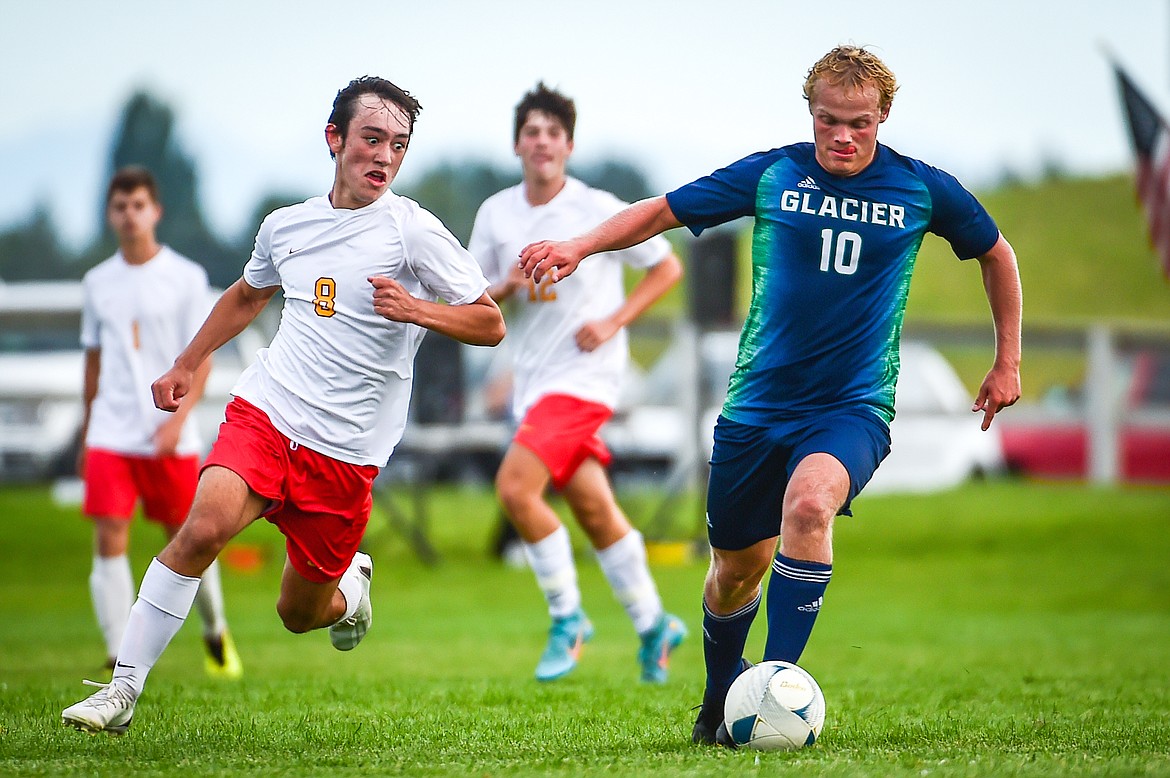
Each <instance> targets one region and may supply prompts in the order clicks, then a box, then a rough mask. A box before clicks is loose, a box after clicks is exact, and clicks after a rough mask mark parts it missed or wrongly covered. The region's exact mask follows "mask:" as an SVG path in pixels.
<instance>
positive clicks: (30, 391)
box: [0, 281, 266, 480]
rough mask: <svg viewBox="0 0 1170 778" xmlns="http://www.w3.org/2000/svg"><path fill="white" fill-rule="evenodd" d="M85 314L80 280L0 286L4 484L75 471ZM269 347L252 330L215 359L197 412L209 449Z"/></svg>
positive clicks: (1, 462)
mask: <svg viewBox="0 0 1170 778" xmlns="http://www.w3.org/2000/svg"><path fill="white" fill-rule="evenodd" d="M81 307H82V289H81V282H80V281H20V282H9V283H0V479H4V480H29V479H43V478H48V477H53V476H60V475H67V474H70V473H72V472H73V470H74V463H75V462H76V456H77V450H78V446H79V445H80V441H79V439H78V438H79V432H80V427H81V417H82V403H81V390H82V382H83V371H84V355H83V352H82V349H81V343H80V331H81ZM265 344H266V340H265V338H264V337H263V335H262V334H261V333H260V332H259V331H258V330H257V329H254V328H249V329H247V330H245V331H244V332H242V333H240V335H239V336H237V337H236V338H235V339H234V340H232V341H231V342H230V343H228V344H226V345H225V346H224V347H223V348H221V349H220V350H219V351H217V352H216V354H215V357H214V358H213V361H212V371H211V375H210V376H209V378H208V382H207V388H206V391H205V395H204V398H203V399H202V400H201V402H200V403H199V406H198V407H197V409H196V411H195V418H196V421H197V424H198V425H199V431H200V436H201V437H202V438H203V443H204V446H205V447H206V446H210V445H211V442H212V441H213V440H214V439H215V435H216V431H217V428H218V426H219V423H220V422H221V421H222V420H223V409H224V406H225V405H226V404H227V401H228V394H229V391H230V390H231V388H232V386H233V385H234V384H235V381H236V379H237V378H238V377H239V375H240V373H241V372H242V371H243V369H244V367H246V366H247V364H248V363H249V362H250V361H251V359H252V357H253V355H254V354H255V352H256V350H257V349H258V348H260V347H262V346H264V345H265Z"/></svg>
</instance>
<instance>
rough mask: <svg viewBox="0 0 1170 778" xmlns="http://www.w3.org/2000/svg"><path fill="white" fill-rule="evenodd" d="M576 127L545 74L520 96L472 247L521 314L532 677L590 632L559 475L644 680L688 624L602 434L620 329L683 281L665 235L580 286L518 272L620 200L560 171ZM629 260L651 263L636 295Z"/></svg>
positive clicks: (516, 499)
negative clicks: (515, 177)
mask: <svg viewBox="0 0 1170 778" xmlns="http://www.w3.org/2000/svg"><path fill="white" fill-rule="evenodd" d="M575 123H576V108H575V106H574V104H573V101H572V100H570V99H568V98H567V97H565V96H564V95H562V94H560V93H559V92H556V91H554V90H551V89H548V88H547V87H546V86H545V85H544V84H543V83H541V84H538V85H537V87H536V88H535V89H534V90H533V91H531V92H529V93H528V94H526V95H525V96H524V98H523V99H522V100H521V102H520V104H519V105H518V106H517V107H516V117H515V127H514V137H513V141H514V144H515V152H516V156H518V157H519V158H520V164H521V167H522V169H523V174H524V181H523V182H522V183H521V184H519V185H517V186H514V187H511V188H509V189H505V190H503V191H502V192H498V193H496V194H495V195H493V196H492V197H490V198H488V199H487V200H486V201H485V202H484V203H483V205H482V206H481V207H480V210H479V213H478V214H477V215H476V218H475V226H474V228H473V230H472V233H471V241H470V244H469V248H470V250H471V253H472V254H474V255H475V258H476V259H477V260H478V261H479V263H480V265H481V266H482V267H483V268H484V272H485V273H486V274H487V276H488V278H489V279H490V280H491V281H492V286H491V287H490V288H489V289H488V293H489V294H490V295H491V296H492V297H493V298H494V299H496V300H497V301H502V300H505V299H511V300H512V301H513V303H514V306H515V311H516V315H515V318H514V319H513V322H512V323H513V335H512V346H513V354H514V355H515V365H514V379H513V380H514V386H515V389H514V395H513V405H514V413H515V416H516V418H517V419H521V422H520V426H519V428H518V429H517V432H516V435H515V438H514V439H513V441H512V445H511V446H510V447H509V449H508V451H507V452H506V453H505V455H504V459H503V462H502V463H501V465H500V469H499V473H498V474H497V476H496V488H497V490H498V493H499V498H500V503H501V505H502V506H503V508H504V511H505V513H507V515H508V517H509V518H510V520H511V521H512V523H513V525H514V526H515V527H516V530H517V532H518V533H519V534H520V537H521V539H522V540H523V542H524V548H525V553H526V556H527V557H528V561H529V564H530V565H531V566H532V569H533V572H534V573H535V574H536V579H537V583H538V584H539V586H540V588H541V590H542V591H543V592H544V595H545V599H546V600H547V601H548V609H549V616H550V617H551V619H552V626H551V628H550V629H549V638H548V644H547V646H546V648H545V650H544V653H543V655H542V656H541V658H540V661H539V663H538V664H537V667H536V677H537V679H538V680H541V681H551V680H554V679H557V678H560V677H562V676H564V675H565V674H566V673H568V672H569V671H571V670H572V669H573V668H574V667H575V666H576V664H577V658H578V656H579V654H580V650H581V647H582V645H583V644H584V643H585V641H587V640H589V638H590V637H591V636H592V633H593V627H592V625H591V623H590V622H589V619H588V617H586V615H585V612H584V610H583V609H582V607H581V593H580V590H579V589H578V586H577V571H576V568H575V566H574V563H573V551H572V548H571V547H570V544H569V535H568V532H567V530H566V529H565V527H564V526H563V525H562V524H561V522H560V520H559V519H558V518H557V515H556V513H555V512H554V511H553V510H552V508H551V507H550V506H549V504H548V503H547V502H546V501H545V499H544V494H545V492H546V490H547V488H548V487H549V485H550V484H551V485H552V486H553V487H554V488H555V489H558V490H560V491H561V493H562V494H563V495H564V497H565V499H566V500H567V501H568V503H569V507H570V508H571V509H572V512H573V516H574V518H576V520H577V522H578V523H579V524H580V525H581V528H582V529H583V530H584V531H585V534H586V535H587V536H588V537H589V540H590V542H591V543H592V545H593V547H594V549H595V550H596V553H597V558H598V561H599V563H600V565H601V568H602V570H603V571H604V573H605V576H606V578H607V580H608V581H609V583H610V585H611V586H612V587H613V590H614V593H615V594H616V595H617V598H618V600H619V601H621V603H622V604H623V605H624V606H625V608H626V612H627V613H628V614H629V616H630V619H631V620H632V621H633V623H634V628H635V630H636V631H637V633H638V634H639V636H640V638H641V646H640V648H639V652H638V658H639V662H640V663H641V674H642V679H643V680H644V681H649V682H662V681H665V680H666V664H667V659H668V657H669V655H670V652H671V651H672V650H674V648H675V647H676V646H678V644H679V643H680V642H681V641H682V639H683V637H684V636H685V635H686V628H685V627H684V626H683V624H682V622H681V621H680V620H679V619H678V618H677V617H675V616H672V615H670V614H668V613H666V612H665V611H664V609H663V607H662V600H661V598H660V597H659V595H658V590H657V587H656V586H655V584H654V579H653V578H652V577H651V575H650V570H649V567H648V565H647V561H646V547H645V544H644V542H643V539H642V535H641V533H639V532H638V531H637V530H636V529H634V528H632V527H631V526H630V522H629V520H628V519H627V518H626V516H625V514H623V513H622V510H621V508H620V507H619V506H618V504H617V500H616V499H615V498H614V494H613V490H612V488H611V487H610V484H609V479H608V477H607V475H606V472H605V466H606V465H608V464H609V462H610V459H611V457H610V454H609V451H608V450H607V449H606V447H605V444H604V443H603V442H602V441H601V439H600V438H599V437H598V435H597V431H598V429H599V428H600V427H601V425H602V424H604V423H605V422H606V421H607V420H608V419H609V417H610V416H611V415H612V414H613V408H614V405H615V404H616V403H617V399H618V393H619V391H620V388H621V381H622V377H623V375H624V373H625V370H626V364H627V361H628V359H629V355H628V347H627V342H626V331H625V325H627V324H629V323H630V322H631V321H633V320H634V319H636V318H637V317H638V316H639V315H640V314H641V313H642V312H643V311H645V310H646V309H647V308H648V307H649V306H650V305H652V304H653V303H654V302H655V301H656V300H658V299H659V298H660V297H661V296H662V295H664V294H665V293H666V292H667V291H669V290H670V288H671V287H672V286H674V285H675V284H676V283H677V282H678V279H679V278H680V277H681V275H682V266H681V264H680V263H679V261H678V258H677V257H675V256H674V254H673V253H671V250H670V244H669V243H667V242H666V240H665V239H663V238H661V237H656V238H654V239H653V240H649V241H647V242H645V243H642V244H639V245H636V246H632V247H630V248H628V249H626V250H624V251H617V252H613V253H611V254H607V255H605V256H604V257H602V258H601V261H599V262H598V263H597V264H596V265H593V266H591V267H589V268H587V269H588V271H589V272H588V275H583V276H581V277H580V278H575V279H571V280H572V281H574V283H561V284H558V285H557V286H556V287H555V288H553V286H552V285H551V280H550V281H547V282H546V283H544V284H540V285H534V284H532V283H531V282H530V281H528V280H527V279H526V278H524V276H523V274H522V273H521V272H520V271H519V269H518V267H517V263H516V258H517V256H518V255H519V252H520V250H521V249H522V248H523V247H524V246H525V245H527V244H528V243H530V242H531V241H533V240H535V239H536V238H537V237H539V236H543V235H549V234H555V235H562V236H564V237H569V236H572V235H575V234H577V233H578V232H580V231H581V230H583V229H586V228H588V227H589V226H592V225H593V224H595V223H597V221H599V220H602V219H605V218H608V217H609V216H612V215H613V214H615V213H617V212H618V211H620V210H621V209H622V208H624V207H625V203H623V202H622V201H621V200H619V199H617V198H616V197H614V196H613V195H611V194H609V193H608V192H602V191H599V190H597V189H592V188H590V187H588V186H586V185H585V184H583V183H582V182H580V181H578V180H576V179H574V178H570V177H569V176H568V175H567V174H566V172H565V166H566V164H567V162H568V159H569V155H570V154H571V153H572V151H573V129H574V125H575ZM623 265H629V266H631V267H633V268H636V269H638V270H642V271H645V275H643V277H642V279H641V280H640V281H639V282H638V284H637V285H636V286H635V287H634V289H633V290H632V291H631V293H630V296H629V298H626V296H625V294H624V290H623V284H622V275H623Z"/></svg>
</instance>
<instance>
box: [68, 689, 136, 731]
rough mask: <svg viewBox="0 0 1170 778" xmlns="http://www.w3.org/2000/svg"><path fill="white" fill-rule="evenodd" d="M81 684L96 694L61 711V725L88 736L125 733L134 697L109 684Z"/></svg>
mask: <svg viewBox="0 0 1170 778" xmlns="http://www.w3.org/2000/svg"><path fill="white" fill-rule="evenodd" d="M85 683H86V684H88V685H89V686H96V687H98V691H96V692H94V693H93V694H91V695H90V696H88V697H86V698H85V699H84V700H82V701H81V702H79V703H77V704H75V705H70V706H69V707H68V708H66V709H65V710H63V711H62V712H61V723H62V724H64V725H65V726H67V727H73V728H74V729H79V730H81V731H82V732H88V733H89V734H91V735H94V734H97V733H98V732H108V733H110V734H111V735H124V734H126V730H128V729H129V728H130V721H131V719H133V718H134V703H135V702H136V700H137V698H135V697H134V696H133V695H132V694H131V693H130V692H128V691H126V690H125V689H123V688H122V687H121V686H119V685H118V684H116V683H114V682H113V681H111V682H110V683H97V682H96V681H85Z"/></svg>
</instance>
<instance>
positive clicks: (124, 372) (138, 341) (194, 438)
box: [81, 246, 213, 456]
mask: <svg viewBox="0 0 1170 778" xmlns="http://www.w3.org/2000/svg"><path fill="white" fill-rule="evenodd" d="M82 286H83V289H84V300H85V302H84V304H83V307H82V313H81V345H82V347H83V348H86V349H95V348H96V349H101V371H100V373H99V375H98V392H97V396H96V397H95V398H94V401H93V407H92V409H91V411H90V419H89V429H88V431H87V433H86V438H85V443H86V445H87V446H89V447H91V448H103V449H108V450H110V451H116V452H118V453H120V454H130V455H134V456H154V455H155V453H156V449H155V444H154V434H155V432H156V431H157V430H158V428H159V427H160V426H161V425H162V424H163V422H165V421H167V420H168V419H172V418H174V416H173V415H172V414H170V413H167V412H166V411H160V410H159V409H157V408H155V407H154V400H153V399H152V397H151V394H150V384H151V382H152V381H154V379H156V378H158V377H159V376H160V375H162V374H163V373H165V372H166V371H167V370H170V368H171V365H172V364H173V363H174V361H175V357H177V356H178V355H179V352H181V351H182V350H183V349H184V348H185V347H186V346H187V343H188V342H190V340H191V337H192V336H193V335H194V334H195V332H196V331H197V330H198V329H199V327H200V325H202V324H203V320H204V319H206V318H207V313H208V311H210V310H211V304H212V302H213V300H212V297H211V292H210V289H209V287H208V284H207V273H206V272H205V271H204V270H203V268H202V267H200V266H199V265H197V264H195V263H194V262H192V261H191V260H189V259H187V258H186V257H184V256H182V255H180V254H178V253H176V252H175V251H172V250H171V249H169V248H167V247H166V246H164V247H163V248H162V250H160V251H159V253H158V254H156V255H155V256H154V257H152V258H151V259H150V260H149V261H147V262H145V263H143V264H141V265H131V264H130V263H128V262H126V260H125V259H124V258H123V257H122V254H121V252H119V253H117V254H115V255H114V256H112V257H110V258H109V259H107V260H105V261H104V262H102V263H101V264H99V265H97V266H95V267H93V268H92V269H91V270H90V271H89V272H88V273H86V274H85V278H84V279H83V280H82ZM200 450H201V441H200V440H199V434H198V432H197V430H196V427H195V418H194V416H193V415H189V416H188V417H187V419H186V421H185V422H184V424H183V433H182V435H181V437H180V439H179V445H178V448H177V449H176V453H179V454H198V453H199V452H200Z"/></svg>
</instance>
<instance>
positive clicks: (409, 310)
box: [366, 276, 419, 323]
mask: <svg viewBox="0 0 1170 778" xmlns="http://www.w3.org/2000/svg"><path fill="white" fill-rule="evenodd" d="M366 280H368V281H369V282H370V283H371V284H373V286H374V313H376V314H378V315H379V316H381V317H382V318H384V319H389V320H390V321H401V322H407V323H413V322H414V321H415V319H416V312H417V311H418V302H419V301H418V298H416V297H413V296H412V295H411V294H410V292H408V291H406V288H405V287H404V286H402V284H400V283H398V282H397V281H395V280H394V279H393V278H386V276H371V277H370V278H368V279H366Z"/></svg>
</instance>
